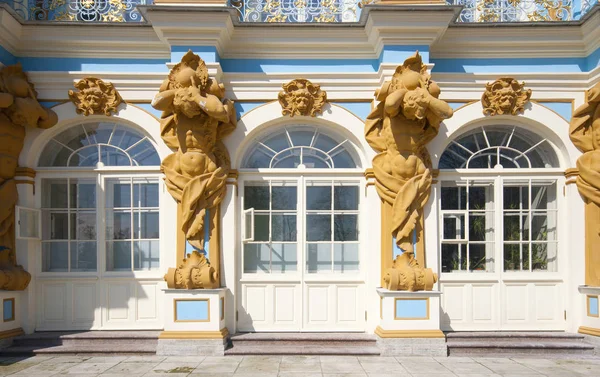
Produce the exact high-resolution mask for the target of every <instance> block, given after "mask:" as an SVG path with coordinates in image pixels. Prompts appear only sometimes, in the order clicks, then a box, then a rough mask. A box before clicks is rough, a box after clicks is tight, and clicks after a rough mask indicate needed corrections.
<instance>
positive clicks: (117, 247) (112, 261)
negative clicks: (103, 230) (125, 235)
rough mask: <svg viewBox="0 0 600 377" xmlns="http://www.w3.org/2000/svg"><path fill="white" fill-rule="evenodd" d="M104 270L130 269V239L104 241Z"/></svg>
mask: <svg viewBox="0 0 600 377" xmlns="http://www.w3.org/2000/svg"><path fill="white" fill-rule="evenodd" d="M106 270H107V271H131V241H109V242H106Z"/></svg>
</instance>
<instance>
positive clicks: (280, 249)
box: [271, 243, 298, 273]
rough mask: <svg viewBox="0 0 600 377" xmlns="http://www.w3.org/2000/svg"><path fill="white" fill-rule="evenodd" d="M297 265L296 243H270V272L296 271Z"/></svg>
mask: <svg viewBox="0 0 600 377" xmlns="http://www.w3.org/2000/svg"><path fill="white" fill-rule="evenodd" d="M297 265H298V250H297V247H296V244H289V243H287V244H283V243H274V244H272V245H271V272H282V273H284V272H287V271H296V270H297Z"/></svg>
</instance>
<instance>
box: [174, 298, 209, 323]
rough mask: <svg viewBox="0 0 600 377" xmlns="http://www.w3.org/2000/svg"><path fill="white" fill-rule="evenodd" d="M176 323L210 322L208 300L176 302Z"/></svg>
mask: <svg viewBox="0 0 600 377" xmlns="http://www.w3.org/2000/svg"><path fill="white" fill-rule="evenodd" d="M175 313H176V315H175V320H176V321H208V319H209V317H208V300H194V301H190V300H185V301H184V300H176V301H175Z"/></svg>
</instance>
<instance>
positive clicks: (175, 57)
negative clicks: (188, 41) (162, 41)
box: [171, 46, 221, 63]
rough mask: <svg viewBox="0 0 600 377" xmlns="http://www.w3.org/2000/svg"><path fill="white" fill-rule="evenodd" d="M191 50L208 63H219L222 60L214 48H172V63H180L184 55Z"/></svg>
mask: <svg viewBox="0 0 600 377" xmlns="http://www.w3.org/2000/svg"><path fill="white" fill-rule="evenodd" d="M189 50H192V52H193V53H194V54H196V55H198V56H200V57H201V58H202V60H204V61H205V62H206V63H215V62H218V61H219V60H220V59H221V58H220V57H219V53H218V52H217V48H216V47H214V46H173V47H172V48H171V61H172V62H173V63H179V62H180V61H181V58H182V57H183V55H185V54H186V53H187V52H188V51H189Z"/></svg>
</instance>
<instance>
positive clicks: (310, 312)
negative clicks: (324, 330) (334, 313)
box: [306, 285, 331, 325]
mask: <svg viewBox="0 0 600 377" xmlns="http://www.w3.org/2000/svg"><path fill="white" fill-rule="evenodd" d="M329 288H330V287H329V286H328V285H316V286H314V285H313V286H311V285H309V286H307V287H306V293H307V300H306V304H307V308H306V313H307V318H306V322H307V324H311V325H313V324H323V323H326V322H328V321H329V320H330V318H331V317H330V316H329V312H330V310H329V303H330V301H329Z"/></svg>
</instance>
